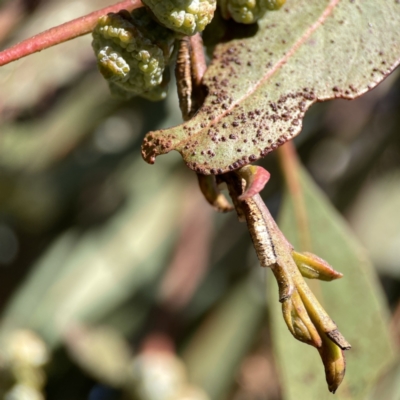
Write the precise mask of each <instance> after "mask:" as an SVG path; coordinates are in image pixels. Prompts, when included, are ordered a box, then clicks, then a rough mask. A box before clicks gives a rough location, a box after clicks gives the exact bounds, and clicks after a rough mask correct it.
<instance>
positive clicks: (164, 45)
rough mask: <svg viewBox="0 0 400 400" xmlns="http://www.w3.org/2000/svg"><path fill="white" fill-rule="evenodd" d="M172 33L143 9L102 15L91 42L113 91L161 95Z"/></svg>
mask: <svg viewBox="0 0 400 400" xmlns="http://www.w3.org/2000/svg"><path fill="white" fill-rule="evenodd" d="M173 41H174V37H173V33H172V32H171V31H169V30H167V29H165V28H163V27H160V26H159V25H158V24H156V23H155V22H153V21H152V19H151V18H150V17H149V15H148V13H147V12H146V10H144V9H139V10H135V11H134V12H133V13H132V14H129V13H128V12H127V11H122V12H120V13H118V14H112V13H110V14H108V15H106V16H104V17H102V18H100V19H99V22H98V24H97V26H96V28H95V29H94V31H93V42H92V46H93V49H94V51H95V53H96V56H97V63H98V66H99V69H100V72H101V73H102V75H103V76H104V78H105V79H107V80H108V82H109V83H110V88H111V90H112V92H113V93H116V94H119V95H121V94H123V95H124V97H131V96H133V95H141V96H144V97H147V98H150V99H152V100H158V99H162V98H164V97H165V96H166V90H165V88H164V87H162V88H161V86H160V85H162V84H163V83H165V79H164V77H165V74H164V70H165V67H166V66H167V65H168V63H169V58H170V54H171V49H172V44H173Z"/></svg>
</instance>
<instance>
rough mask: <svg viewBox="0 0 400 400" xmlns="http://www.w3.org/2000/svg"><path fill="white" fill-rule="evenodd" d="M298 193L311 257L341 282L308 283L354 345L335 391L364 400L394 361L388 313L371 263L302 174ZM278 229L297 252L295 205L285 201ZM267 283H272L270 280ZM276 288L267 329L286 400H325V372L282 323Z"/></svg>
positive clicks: (271, 287)
mask: <svg viewBox="0 0 400 400" xmlns="http://www.w3.org/2000/svg"><path fill="white" fill-rule="evenodd" d="M301 188H302V193H303V196H304V203H305V208H306V215H307V227H308V228H306V229H307V230H308V234H309V235H310V239H311V243H312V245H311V246H312V248H311V249H301V250H307V251H312V252H313V253H315V254H318V256H320V257H322V258H323V259H325V260H327V261H328V262H329V263H330V264H331V265H332V266H333V267H334V268H335V269H337V270H338V271H340V272H342V273H343V275H344V277H343V278H342V279H340V280H338V281H334V282H329V283H325V282H324V283H319V282H316V283H314V282H310V287H311V288H312V289H313V291H314V293H315V294H316V295H317V297H318V298H319V300H320V301H321V303H322V305H323V306H324V307H325V308H326V310H327V311H328V313H329V315H331V316H332V317H333V318H334V319H335V321H336V322H337V324H338V326H339V328H340V330H341V331H342V333H343V334H344V335H345V337H346V338H347V339H348V340H349V342H350V343H351V344H352V349H351V350H349V351H348V352H346V359H347V371H346V377H345V379H344V381H343V383H342V385H341V387H340V388H339V389H338V391H337V394H336V398H338V399H352V400H355V399H364V398H365V395H366V393H367V392H368V391H369V389H370V386H371V383H372V382H373V381H374V380H375V379H376V377H377V376H378V374H379V373H380V372H381V371H382V370H383V369H384V368H385V367H387V366H388V365H389V363H390V362H391V361H392V360H393V357H392V347H391V342H390V339H389V334H388V330H387V318H386V317H387V314H388V309H387V305H386V304H385V301H384V299H383V295H382V291H381V289H380V286H379V283H378V280H377V278H376V276H375V274H374V271H373V269H372V266H371V263H370V261H369V260H368V259H367V257H366V256H365V254H364V251H363V250H362V249H361V247H360V245H359V244H358V242H357V240H356V239H355V237H354V236H353V234H352V233H351V232H350V231H349V229H348V228H347V226H346V224H345V223H344V221H343V220H342V218H341V216H340V215H339V214H338V213H337V212H336V211H335V210H334V209H333V208H332V206H331V205H330V203H329V201H328V199H326V198H325V196H324V195H323V194H322V193H321V192H320V190H319V189H318V188H317V187H316V185H315V184H314V183H313V181H312V180H311V179H310V177H309V176H308V175H307V172H306V171H304V170H303V171H302V173H301ZM279 222H280V228H281V229H282V231H283V232H284V234H285V235H286V237H287V238H288V240H289V241H290V242H291V243H292V244H293V245H294V247H295V248H297V249H299V248H300V244H301V236H302V235H304V234H305V233H306V232H304V231H302V230H301V229H304V225H302V226H301V229H300V228H299V226H298V225H297V223H296V214H295V208H294V204H293V200H292V199H291V197H290V196H289V194H288V193H285V195H284V201H283V206H282V209H281V212H280V218H279ZM270 281H271V280H270ZM274 286H275V285H274V284H272V283H271V284H270V285H269V291H268V293H269V299H270V300H271V301H270V303H269V304H270V310H271V326H272V331H273V343H274V345H275V354H276V359H277V362H278V365H279V367H280V370H281V379H282V388H283V390H284V399H286V400H291V399H296V400H303V399H304V400H308V399H321V400H323V399H328V398H331V395H330V394H329V393H328V391H327V388H326V383H325V378H324V374H323V370H322V368H321V366H320V360H319V357H318V354H317V352H315V351H314V349H311V348H308V347H306V346H304V345H302V344H300V343H297V342H296V341H294V340H293V338H292V337H291V335H290V333H289V331H288V329H287V327H286V326H285V325H284V323H283V321H282V316H281V312H280V307H279V306H278V304H276V299H277V298H278V295H277V293H276V292H277V291H276V289H275V287H274Z"/></svg>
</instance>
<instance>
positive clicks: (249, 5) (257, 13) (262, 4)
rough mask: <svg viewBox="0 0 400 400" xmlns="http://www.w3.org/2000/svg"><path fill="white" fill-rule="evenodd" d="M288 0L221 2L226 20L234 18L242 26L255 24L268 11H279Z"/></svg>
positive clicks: (230, 0)
mask: <svg viewBox="0 0 400 400" xmlns="http://www.w3.org/2000/svg"><path fill="white" fill-rule="evenodd" d="M285 2H286V0H219V3H218V4H219V6H220V8H221V12H222V15H223V17H224V18H225V19H229V18H233V19H234V20H235V21H236V22H239V23H242V24H253V23H255V22H257V21H258V20H259V19H260V18H262V17H263V16H264V14H265V13H266V12H267V11H273V10H278V9H279V8H281V7H282V6H283V5H284V4H285Z"/></svg>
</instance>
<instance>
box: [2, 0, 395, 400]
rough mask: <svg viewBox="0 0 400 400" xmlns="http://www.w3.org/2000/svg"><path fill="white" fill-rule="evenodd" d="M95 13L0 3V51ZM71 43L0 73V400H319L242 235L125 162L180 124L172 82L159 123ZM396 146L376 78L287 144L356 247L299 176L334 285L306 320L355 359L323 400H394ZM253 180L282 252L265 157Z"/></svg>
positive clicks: (187, 183) (316, 366) (167, 164)
mask: <svg viewBox="0 0 400 400" xmlns="http://www.w3.org/2000/svg"><path fill="white" fill-rule="evenodd" d="M108 4H109V1H107V0H97V1H94V0H87V1H85V2H82V1H67V0H52V1H48V0H31V1H28V0H8V1H5V0H3V1H0V41H1V46H2V48H5V47H7V46H9V45H11V44H13V43H15V42H18V41H20V40H22V39H25V38H27V37H30V36H32V35H34V34H35V33H38V32H40V31H43V30H44V29H46V28H49V27H52V26H55V25H57V24H59V23H62V22H65V21H67V20H69V19H72V18H75V17H78V16H81V15H84V14H86V13H88V12H90V11H93V10H95V9H98V8H101V7H103V6H106V5H108ZM90 41H91V38H90V37H89V36H87V37H82V38H79V39H76V40H74V41H72V42H68V43H64V44H62V45H59V46H57V47H55V48H52V49H49V50H46V51H45V52H43V53H39V54H35V55H32V56H30V57H28V58H25V59H22V60H20V61H18V62H15V63H12V64H9V65H6V66H4V67H1V68H0V306H1V310H2V317H1V322H0V369H1V377H0V396H1V398H5V399H6V400H16V399H18V400H20V399H21V400H25V399H29V400H30V399H32V400H34V399H43V398H46V399H49V400H52V399H54V400H80V399H90V400H114V399H115V400H116V399H139V400H153V399H154V400H168V399H176V400H178V399H182V400H183V399H187V400H189V399H192V400H196V399H200V400H201V399H203V400H204V399H216V400H219V399H221V400H222V399H229V400H262V399H263V400H264V399H265V400H279V399H282V400H283V399H298V400H303V399H304V400H310V399H318V400H320V399H324V398H325V396H326V398H328V397H329V396H330V394H329V393H328V391H327V388H326V384H325V381H324V375H323V367H322V365H321V363H320V362H319V360H318V358H317V356H316V355H314V354H313V356H315V358H313V359H312V362H311V361H310V365H308V364H307V362H306V361H305V359H304V358H303V354H311V353H314V351H313V349H311V348H308V347H306V346H305V345H302V344H300V343H297V342H295V341H294V339H291V337H290V335H287V336H284V335H286V333H287V332H286V328H285V327H284V326H283V327H281V326H280V325H278V322H276V321H277V320H278V319H279V321H280V319H281V317H280V305H279V303H278V302H277V296H276V295H271V293H272V292H271V291H272V290H273V289H272V288H271V290H270V289H269V287H270V286H269V284H270V282H269V281H271V285H272V286H273V285H274V282H273V280H272V279H269V278H270V277H271V275H272V274H269V272H268V271H264V270H261V268H259V267H258V263H257V259H256V256H255V253H254V250H253V248H252V245H251V241H250V237H249V235H248V233H247V232H246V227H245V225H244V224H242V223H239V222H238V221H237V218H236V215H234V213H231V214H225V215H219V214H217V213H215V212H214V211H213V210H212V209H211V207H210V206H209V205H208V204H207V203H206V202H205V200H204V199H203V198H202V197H201V195H200V193H199V190H198V189H197V178H196V176H195V174H194V173H192V172H191V171H190V170H188V169H187V168H186V167H185V165H184V164H183V162H182V161H181V159H180V157H179V155H178V154H177V153H171V154H169V155H168V156H164V157H160V158H159V159H157V162H156V164H155V165H153V166H150V165H148V164H146V163H145V162H144V161H143V160H142V158H141V156H140V144H141V140H142V138H143V136H144V134H145V133H146V132H148V131H150V130H155V129H158V128H161V127H169V126H173V125H176V124H179V123H180V122H181V116H180V111H179V107H178V101H177V96H176V93H175V89H174V87H173V86H174V85H173V82H172V83H171V85H170V93H169V96H168V98H167V100H166V101H163V102H160V103H151V102H149V101H147V100H143V99H139V98H137V99H134V100H132V101H129V102H125V101H121V100H118V99H114V98H111V96H110V94H109V92H108V87H107V85H106V83H105V82H104V81H103V79H102V77H101V76H100V74H99V73H98V72H97V68H96V65H95V59H94V57H93V54H92V50H91V47H90ZM399 133H400V79H399V73H398V72H397V71H395V72H394V73H393V74H392V75H391V76H389V77H388V78H387V79H386V80H385V81H384V82H383V83H382V84H381V85H379V86H378V87H377V88H376V89H374V90H373V91H371V92H370V93H368V94H366V95H364V96H363V97H361V98H359V99H358V100H356V101H352V102H348V101H344V100H335V101H332V102H328V103H321V104H317V105H315V106H313V107H312V109H311V110H310V111H309V112H308V113H307V116H306V118H305V121H304V128H303V132H302V133H301V135H300V136H299V137H298V138H296V140H295V143H296V146H297V148H298V152H299V155H300V158H301V160H302V162H303V164H304V165H305V167H306V169H307V170H308V171H309V174H310V175H311V176H312V177H313V178H314V180H315V181H316V183H317V184H318V186H319V187H320V188H321V189H322V190H323V192H325V194H326V195H327V197H328V198H329V199H330V201H331V202H332V203H333V205H334V207H335V209H336V210H338V212H339V213H340V214H342V215H343V216H344V218H345V219H346V220H347V222H348V223H349V224H350V227H351V229H352V231H353V232H354V233H355V236H356V237H357V239H356V238H355V237H353V235H352V234H351V233H348V232H347V228H346V227H344V225H342V221H341V219H340V216H339V213H336V211H335V210H334V209H331V208H329V205H327V204H328V202H327V200H326V198H325V197H323V196H322V197H320V194H319V192H318V191H317V189H315V188H314V186H313V185H312V184H310V183H307V182H308V179H309V177H307V176H305V178H304V179H305V180H304V188H305V189H304V190H305V192H307V193H308V194H307V196H309V202H308V203H307V204H308V205H309V207H310V209H312V210H316V209H319V208H318V207H320V206H321V207H322V208H321V210H323V211H321V212H320V213H319V212H315V213H314V214H315V215H316V217H315V221H313V223H312V224H311V227H313V226H315V227H316V228H315V230H314V235H315V236H316V237H318V238H317V239H316V240H317V241H318V240H319V241H320V242H321V243H319V244H318V245H316V247H318V246H320V247H322V250H321V251H322V252H323V251H324V249H327V250H328V254H327V255H326V258H327V259H328V261H330V262H331V263H332V264H333V266H334V267H335V269H337V270H339V271H342V272H344V273H345V277H344V278H343V279H342V280H341V281H338V282H335V283H332V284H331V285H335V286H334V288H335V290H336V292H335V293H333V294H332V295H329V293H328V292H327V293H328V294H326V295H325V299H326V303H325V305H326V306H327V308H328V311H330V312H331V314H332V317H333V318H334V319H335V320H337V322H341V321H344V322H341V324H340V327H341V330H342V332H343V333H344V334H345V336H346V337H347V336H350V338H351V336H352V335H353V336H354V337H355V338H356V339H354V340H353V341H352V340H350V341H351V342H352V343H353V344H354V341H357V338H358V337H361V338H362V339H363V340H364V342H363V343H364V344H362V345H361V344H360V348H359V349H358V350H357V344H356V346H353V349H352V350H351V351H350V355H349V357H354V361H351V359H350V363H349V367H348V372H349V377H348V378H345V380H346V379H348V384H347V387H346V385H345V387H344V388H341V389H339V391H338V394H337V397H338V398H339V399H341V398H343V399H352V398H354V399H356V398H357V399H363V398H369V399H375V398H376V399H388V400H391V399H393V400H396V399H397V400H398V399H399V398H400V387H399V384H398V382H399V379H398V378H399V374H400V368H399V366H398V365H399V364H398V363H397V361H396V359H397V356H396V354H397V346H398V345H399V343H400V306H399V304H400V303H399V302H398V301H399V294H400V262H399V260H400V212H399V209H400V185H399V182H400V135H399ZM262 165H263V166H264V167H265V168H267V169H268V170H269V171H270V172H271V175H272V178H271V181H270V182H269V183H268V185H267V187H266V189H265V190H264V192H263V197H264V199H265V201H266V203H267V205H268V206H269V208H270V210H271V212H272V213H273V215H275V216H277V215H278V211H279V210H281V211H280V221H281V222H282V224H283V226H282V229H283V230H284V231H285V233H287V234H288V237H289V238H290V240H292V241H293V243H295V242H296V238H295V236H293V235H294V233H293V232H294V230H295V227H293V226H291V221H293V219H294V218H291V217H290V215H291V214H290V213H291V210H290V206H289V205H288V203H287V201H288V199H287V195H284V194H283V193H284V184H283V181H282V176H281V172H280V170H279V166H278V163H277V159H276V156H275V155H274V154H272V155H269V156H268V157H267V158H266V159H264V160H263V161H262ZM310 185H311V186H310ZM282 199H284V200H285V201H286V203H285V201H284V203H285V204H286V205H287V207H286V208H285V207H283V208H282V207H281V205H282ZM324 207H328V208H326V210H327V211H326V210H325V208H324ZM317 217H318V218H319V219H318V218H317ZM323 218H325V219H324V220H323ZM336 220H338V221H340V222H338V223H337V221H336ZM321 221H324V223H323V225H322V222H321ZM331 223H332V228H331V227H330V224H331ZM318 224H320V225H321V229H320V230H318V226H319V225H318ZM344 231H346V233H343V232H344ZM324 232H325V233H324ZM332 232H333V233H332ZM329 235H331V236H329ZM335 235H336V236H335ZM346 235H349V236H346ZM350 237H351V238H350ZM331 238H333V239H331ZM340 238H343V241H342V242H343V243H342V242H341V241H340ZM324 239H325V241H324ZM357 241H359V242H360V243H361V244H362V246H363V248H364V249H361V247H359V245H358V243H357ZM361 253H362V255H360V254H361ZM318 254H319V255H321V256H323V254H320V253H318ZM336 256H337V257H338V259H337V260H340V263H341V264H339V265H337V263H338V262H339V261H336V263H335V260H336V259H335V257H336ZM340 257H341V258H340ZM352 257H353V258H352ZM363 257H365V260H367V257H368V258H369V259H370V261H371V262H372V264H370V263H369V261H365V263H366V265H367V267H366V269H363V268H364V267H360V265H361V264H362V263H361V261H360V262H358V261H359V260H360V258H363ZM363 260H364V258H363ZM363 263H364V261H363ZM359 264H360V265H359ZM370 265H372V266H373V268H370ZM352 268H353V269H352ZM377 277H379V280H378V279H377ZM267 281H268V282H267ZM321 285H325V284H321ZM328 285H330V284H328ZM272 286H271V287H272ZM313 289H314V290H316V293H317V295H318V293H319V291H320V290H321V289H320V288H319V287H313ZM382 289H383V290H382ZM324 293H325V292H324ZM383 294H384V295H383ZM330 296H331V297H330ZM339 298H340V301H338V300H337V299H339ZM335 304H340V307H339V306H338V305H336V307H335V306H334V305H335ZM363 304H364V305H365V307H364V306H363ZM357 316H359V317H360V322H358V320H357ZM372 316H374V318H375V317H377V318H378V319H376V318H375V319H373V318H372ZM363 322H365V324H364V325H362V324H363ZM279 323H281V322H279ZM352 323H353V325H354V326H352V327H351V328H350V327H349V325H351V324H352ZM368 326H369V327H370V328H368ZM347 331H351V333H347ZM282 332H284V333H282ZM346 333H347V334H346ZM380 346H381V347H380ZM354 347H355V348H354ZM361 348H362V349H363V354H364V355H366V353H368V354H367V355H368V357H367V358H365V359H362V357H361V359H362V362H363V363H367V364H368V363H369V366H368V368H367V367H366V369H365V370H364V369H362V370H361V368H362V367H361V366H359V365H358V364H357V362H361V361H357V358H359V359H360V353H357V351H360V349H361ZM374 349H375V350H374ZM303 352H304V353H303ZM315 353H316V352H315ZM378 353H380V354H378ZM293 360H300V365H298V366H295V365H294V364H296V363H295V362H293ZM353 362H354V364H352V363H353ZM297 364H299V363H297ZM295 368H298V371H300V372H301V374H303V375H301V376H300V375H299V373H300V372H299V373H298V372H296V371H294V369H295ZM367 370H368V371H367ZM357 371H358V372H359V373H358V375H357V374H356V373H355V372H357ZM360 371H361V372H360ZM371 371H373V372H371ZM314 373H315V374H316V375H315V376H314V375H313V374H314ZM296 374H297V375H296ZM352 374H353V375H352ZM356 375H357V376H356ZM296 376H297V378H296ZM314 378H315V379H314ZM307 379H309V380H307ZM314 380H315V382H316V383H315V385H314V384H313V383H312V382H314ZM321 387H322V388H323V390H324V392H323V394H321V393H322V392H320V390H321V389H320V388H321ZM307 390H310V392H307ZM341 396H342V397H341Z"/></svg>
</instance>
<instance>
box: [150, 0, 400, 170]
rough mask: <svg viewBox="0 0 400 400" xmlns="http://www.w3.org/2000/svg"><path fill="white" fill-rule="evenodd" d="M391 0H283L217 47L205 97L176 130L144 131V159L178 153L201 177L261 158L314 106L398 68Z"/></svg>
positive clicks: (397, 23) (359, 90) (399, 42)
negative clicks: (245, 32) (252, 28)
mask: <svg viewBox="0 0 400 400" xmlns="http://www.w3.org/2000/svg"><path fill="white" fill-rule="evenodd" d="M399 27H400V2H399V1H397V0H388V1H376V0H312V1H310V0H288V1H287V3H286V5H285V6H284V7H283V8H282V9H281V10H279V11H276V12H270V13H268V14H267V15H266V16H265V17H264V18H263V19H262V20H260V21H259V24H258V30H257V32H256V33H255V34H254V35H253V36H251V37H248V38H243V39H239V40H238V39H236V40H232V41H229V42H226V43H222V44H219V45H218V46H217V47H216V49H215V51H214V57H213V59H212V61H211V65H210V67H209V68H208V70H207V72H206V74H205V76H204V80H203V81H204V85H205V86H206V87H207V90H208V96H207V98H206V100H205V103H204V104H203V106H202V107H201V109H200V110H199V111H198V113H197V114H196V115H195V116H194V117H193V118H192V119H191V120H190V121H187V122H185V123H184V124H182V125H179V126H177V127H174V128H170V129H166V130H160V131H155V132H150V133H149V134H147V136H146V138H145V140H144V143H143V147H142V154H143V157H144V159H145V160H146V161H148V162H149V163H153V162H154V161H155V157H156V156H158V155H160V154H165V153H168V152H169V151H171V150H177V151H179V152H180V153H181V155H182V157H183V159H184V160H185V162H186V164H187V165H188V166H189V167H190V168H192V169H193V170H195V171H197V172H199V173H203V174H220V173H224V172H227V171H229V170H233V169H236V168H239V167H241V166H243V165H246V164H248V163H250V162H252V161H255V160H257V159H259V158H260V157H263V156H265V155H266V154H267V153H269V152H271V151H273V150H274V149H276V148H277V147H278V146H279V145H281V144H283V143H284V142H286V141H287V140H289V139H291V138H293V137H294V136H295V135H297V134H298V133H299V132H300V130H301V125H302V118H303V116H304V113H305V112H306V110H307V109H308V108H309V107H310V106H311V105H312V104H313V103H315V102H316V101H323V100H329V99H333V98H347V99H353V98H355V97H357V96H360V95H361V94H363V93H364V92H366V91H368V90H369V89H371V88H373V87H374V86H376V85H377V84H378V83H379V82H380V81H382V79H384V78H385V77H386V76H387V75H388V74H389V73H390V72H391V71H392V70H393V69H394V68H395V67H396V66H397V65H398V63H399V58H400V39H399Z"/></svg>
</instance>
